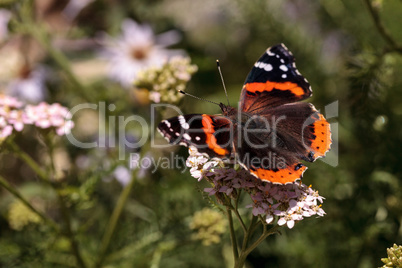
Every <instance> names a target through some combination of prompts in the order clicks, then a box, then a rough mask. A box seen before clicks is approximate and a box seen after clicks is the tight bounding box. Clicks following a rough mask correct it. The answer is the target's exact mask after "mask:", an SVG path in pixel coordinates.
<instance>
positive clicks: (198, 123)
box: [158, 44, 331, 184]
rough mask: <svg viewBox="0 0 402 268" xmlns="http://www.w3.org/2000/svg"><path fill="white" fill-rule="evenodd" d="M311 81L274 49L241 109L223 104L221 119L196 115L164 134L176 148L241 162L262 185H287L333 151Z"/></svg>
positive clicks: (253, 77) (246, 89) (281, 49)
mask: <svg viewBox="0 0 402 268" xmlns="http://www.w3.org/2000/svg"><path fill="white" fill-rule="evenodd" d="M311 93H312V92H311V88H310V85H309V83H308V82H307V80H306V79H305V78H304V77H303V76H302V75H301V74H300V73H299V72H298V70H297V69H296V66H295V62H294V58H293V55H292V54H291V52H290V51H289V50H288V49H287V48H286V47H285V46H284V45H283V44H280V45H276V46H273V47H271V48H268V49H267V50H266V52H265V53H264V54H263V55H262V56H261V57H260V59H259V60H258V61H257V62H256V63H255V64H254V67H253V68H252V70H251V71H250V73H249V75H248V76H247V78H246V81H245V83H244V86H243V89H242V92H241V95H240V107H239V109H236V108H234V107H231V106H227V105H224V104H222V103H221V104H220V105H219V106H220V108H221V110H222V114H221V115H207V114H191V115H181V116H178V117H174V118H171V119H168V120H163V121H162V122H161V123H160V124H159V126H158V130H159V131H160V132H161V133H162V135H163V136H164V137H165V138H166V139H167V140H168V141H169V142H170V143H173V144H181V145H185V146H193V147H195V148H197V150H198V151H200V152H204V153H207V154H208V155H210V156H213V157H230V156H235V157H236V159H237V160H238V162H239V163H240V164H241V165H242V166H243V167H244V168H246V169H247V170H249V172H250V173H251V174H252V175H254V176H256V177H258V178H259V179H261V180H265V181H270V182H273V183H279V184H285V183H289V182H293V181H295V180H297V179H299V178H301V177H302V175H303V173H304V171H305V170H306V169H307V167H306V166H304V165H303V164H302V163H301V162H300V160H304V161H308V162H313V161H314V160H315V159H317V158H319V157H322V156H324V155H325V153H326V152H327V151H328V150H329V147H330V144H331V138H330V129H329V123H328V122H327V121H326V120H325V118H324V117H323V115H321V114H320V113H319V112H318V111H317V110H316V109H315V108H314V106H313V105H312V104H310V103H305V102H299V101H301V100H304V99H306V98H308V97H310V96H311Z"/></svg>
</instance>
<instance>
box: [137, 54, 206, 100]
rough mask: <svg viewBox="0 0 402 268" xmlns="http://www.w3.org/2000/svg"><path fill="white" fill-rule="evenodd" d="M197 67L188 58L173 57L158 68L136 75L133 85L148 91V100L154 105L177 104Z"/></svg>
mask: <svg viewBox="0 0 402 268" xmlns="http://www.w3.org/2000/svg"><path fill="white" fill-rule="evenodd" d="M197 69H198V67H197V66H196V65H192V64H191V60H190V58H189V57H182V56H175V57H172V58H171V59H170V60H169V61H166V62H165V63H164V64H163V65H162V66H160V67H152V68H149V69H146V70H143V71H140V72H139V73H138V78H137V80H136V81H135V82H134V85H135V86H136V87H138V88H145V89H147V90H149V98H150V100H151V101H153V102H155V103H160V102H166V103H177V102H178V101H179V100H180V99H181V98H182V97H183V94H181V93H180V92H178V91H179V90H183V91H184V90H185V88H186V85H187V83H188V81H190V79H191V76H192V75H193V74H194V73H195V72H196V71H197Z"/></svg>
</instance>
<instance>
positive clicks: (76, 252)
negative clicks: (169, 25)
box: [57, 191, 87, 268]
mask: <svg viewBox="0 0 402 268" xmlns="http://www.w3.org/2000/svg"><path fill="white" fill-rule="evenodd" d="M57 197H58V200H59V204H60V210H61V214H62V217H63V220H64V222H65V223H66V230H65V232H66V233H65V235H66V237H67V238H68V239H69V240H70V243H71V249H72V251H73V254H74V256H75V259H76V261H77V265H78V266H79V267H81V268H85V267H87V266H86V264H85V262H84V260H83V258H82V256H81V253H80V250H79V246H78V242H77V240H76V238H75V234H74V232H73V229H72V226H71V215H70V211H69V210H68V208H67V206H66V203H65V202H64V199H63V195H62V194H61V192H60V191H57Z"/></svg>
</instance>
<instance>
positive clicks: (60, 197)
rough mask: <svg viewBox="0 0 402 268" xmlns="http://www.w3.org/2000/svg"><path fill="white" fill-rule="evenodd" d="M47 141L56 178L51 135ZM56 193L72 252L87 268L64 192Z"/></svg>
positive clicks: (83, 267)
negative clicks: (72, 224)
mask: <svg viewBox="0 0 402 268" xmlns="http://www.w3.org/2000/svg"><path fill="white" fill-rule="evenodd" d="M45 141H46V144H47V148H48V149H49V152H48V153H49V157H50V169H51V173H52V176H53V177H55V176H56V169H55V165H54V160H53V153H54V144H53V140H52V136H51V135H50V134H48V135H47V136H45ZM54 189H55V190H56V193H57V198H58V201H59V205H60V211H61V215H62V217H63V221H64V222H65V224H66V228H65V235H66V237H67V239H68V240H70V243H71V250H72V252H73V254H74V256H75V259H76V261H77V265H78V266H79V267H81V268H85V267H87V265H86V264H85V262H84V260H83V258H82V256H81V252H80V249H79V246H78V242H77V239H76V237H75V233H74V231H73V228H72V226H71V215H70V211H69V209H68V206H67V204H66V202H65V200H64V196H63V194H62V192H61V191H60V189H58V188H55V187H54Z"/></svg>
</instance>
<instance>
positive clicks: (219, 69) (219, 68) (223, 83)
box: [216, 60, 230, 106]
mask: <svg viewBox="0 0 402 268" xmlns="http://www.w3.org/2000/svg"><path fill="white" fill-rule="evenodd" d="M216 65H217V66H218V71H219V75H220V76H221V80H222V85H223V89H224V90H225V95H226V99H227V100H228V105H229V106H230V103H229V97H228V92H227V91H226V86H225V81H224V80H223V75H222V71H221V65H220V64H219V60H216Z"/></svg>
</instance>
